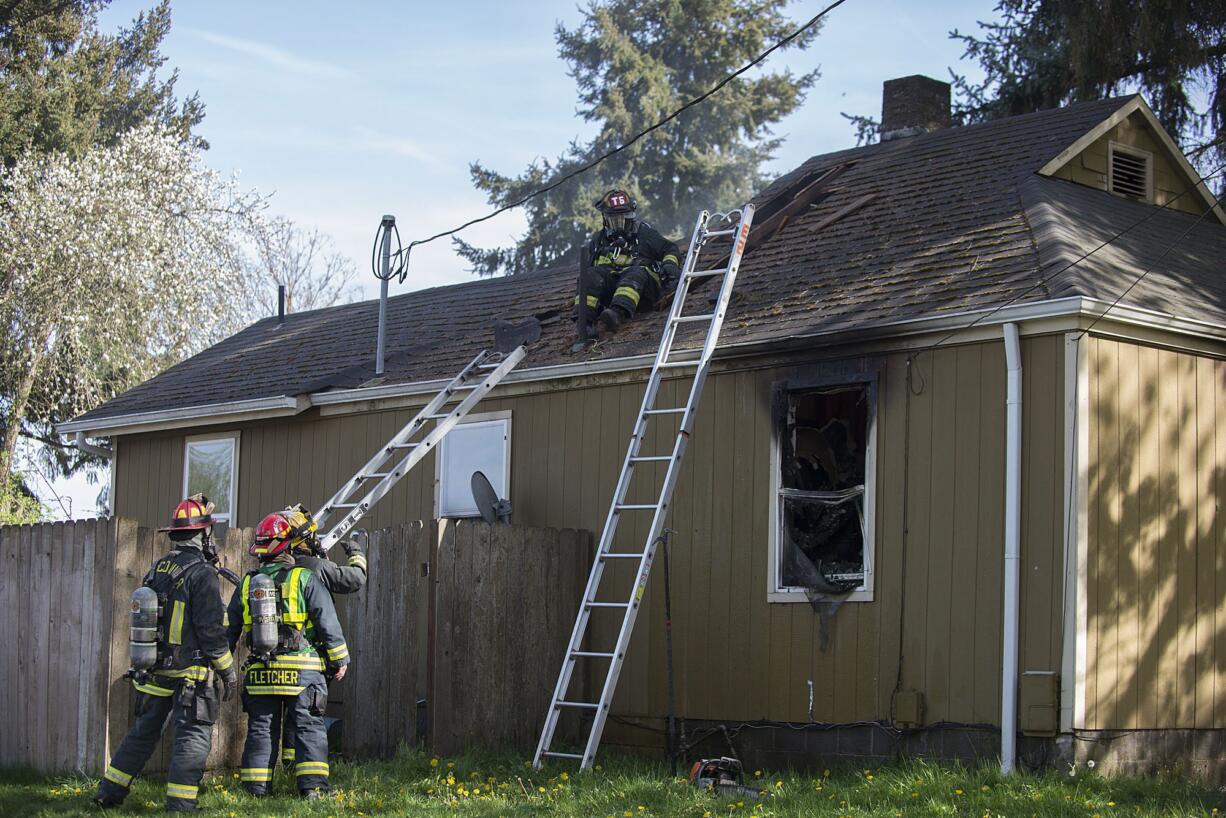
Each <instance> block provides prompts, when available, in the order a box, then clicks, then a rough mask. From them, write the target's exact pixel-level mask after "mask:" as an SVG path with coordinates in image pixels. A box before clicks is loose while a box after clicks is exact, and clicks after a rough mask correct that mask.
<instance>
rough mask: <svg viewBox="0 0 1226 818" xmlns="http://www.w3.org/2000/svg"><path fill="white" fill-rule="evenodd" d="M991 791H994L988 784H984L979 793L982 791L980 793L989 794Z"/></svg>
mask: <svg viewBox="0 0 1226 818" xmlns="http://www.w3.org/2000/svg"><path fill="white" fill-rule="evenodd" d="M991 789H992V788H991V787H989V786H988V785H987V784H984V785H983V786H982V787H980V788H979V791H980V792H988V791H989V790H991Z"/></svg>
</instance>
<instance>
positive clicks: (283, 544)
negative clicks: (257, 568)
mask: <svg viewBox="0 0 1226 818" xmlns="http://www.w3.org/2000/svg"><path fill="white" fill-rule="evenodd" d="M292 533H293V527H292V526H291V525H290V522H289V520H287V519H285V513H284V512H281V511H274V512H273V513H272V514H269V515H268V516H267V517H265V518H264V519H262V520H260V524H259V525H258V526H256V528H255V541H254V542H253V543H251V545H250V546H248V548H247V553H248V554H250V555H251V556H253V557H258V558H260V559H271V558H272V557H275V556H277V555H278V554H280V553H281V552H282V551H284V550H285V549H287V548H289V546H290V538H291V536H292Z"/></svg>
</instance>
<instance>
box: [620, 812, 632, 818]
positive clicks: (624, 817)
mask: <svg viewBox="0 0 1226 818" xmlns="http://www.w3.org/2000/svg"><path fill="white" fill-rule="evenodd" d="M622 818H634V813H633V812H631V811H630V810H626V811H625V812H623V813H622Z"/></svg>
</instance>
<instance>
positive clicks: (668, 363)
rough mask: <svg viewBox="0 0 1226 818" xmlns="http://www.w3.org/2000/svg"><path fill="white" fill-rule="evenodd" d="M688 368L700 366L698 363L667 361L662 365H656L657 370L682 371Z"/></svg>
mask: <svg viewBox="0 0 1226 818" xmlns="http://www.w3.org/2000/svg"><path fill="white" fill-rule="evenodd" d="M687 366H698V361H665V362H664V363H662V364H656V368H657V369H682V368H683V367H687Z"/></svg>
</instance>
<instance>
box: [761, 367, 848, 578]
mask: <svg viewBox="0 0 1226 818" xmlns="http://www.w3.org/2000/svg"><path fill="white" fill-rule="evenodd" d="M780 410H781V411H782V412H783V414H784V417H783V418H781V420H782V428H781V432H782V434H781V441H780V443H781V446H780V464H779V466H780V475H779V477H780V481H779V485H780V488H779V514H780V522H781V539H782V546H783V550H782V553H783V557H784V558H783V560H782V563H781V566H780V567H781V576H780V580H781V583H780V584H781V585H782V586H783V587H791V588H805V589H808V590H811V591H814V592H819V593H844V592H847V591H850V590H853V589H855V588H856V587H858V586H860V585H861V584H862V583H863V582H864V541H865V537H864V488H865V477H864V475H865V465H866V442H867V439H868V424H869V386H868V384H864V383H860V384H849V385H841V386H830V387H820V388H811V389H797V390H790V391H787V392H786V393H785V399H784V400H783V401H781V404H780Z"/></svg>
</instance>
